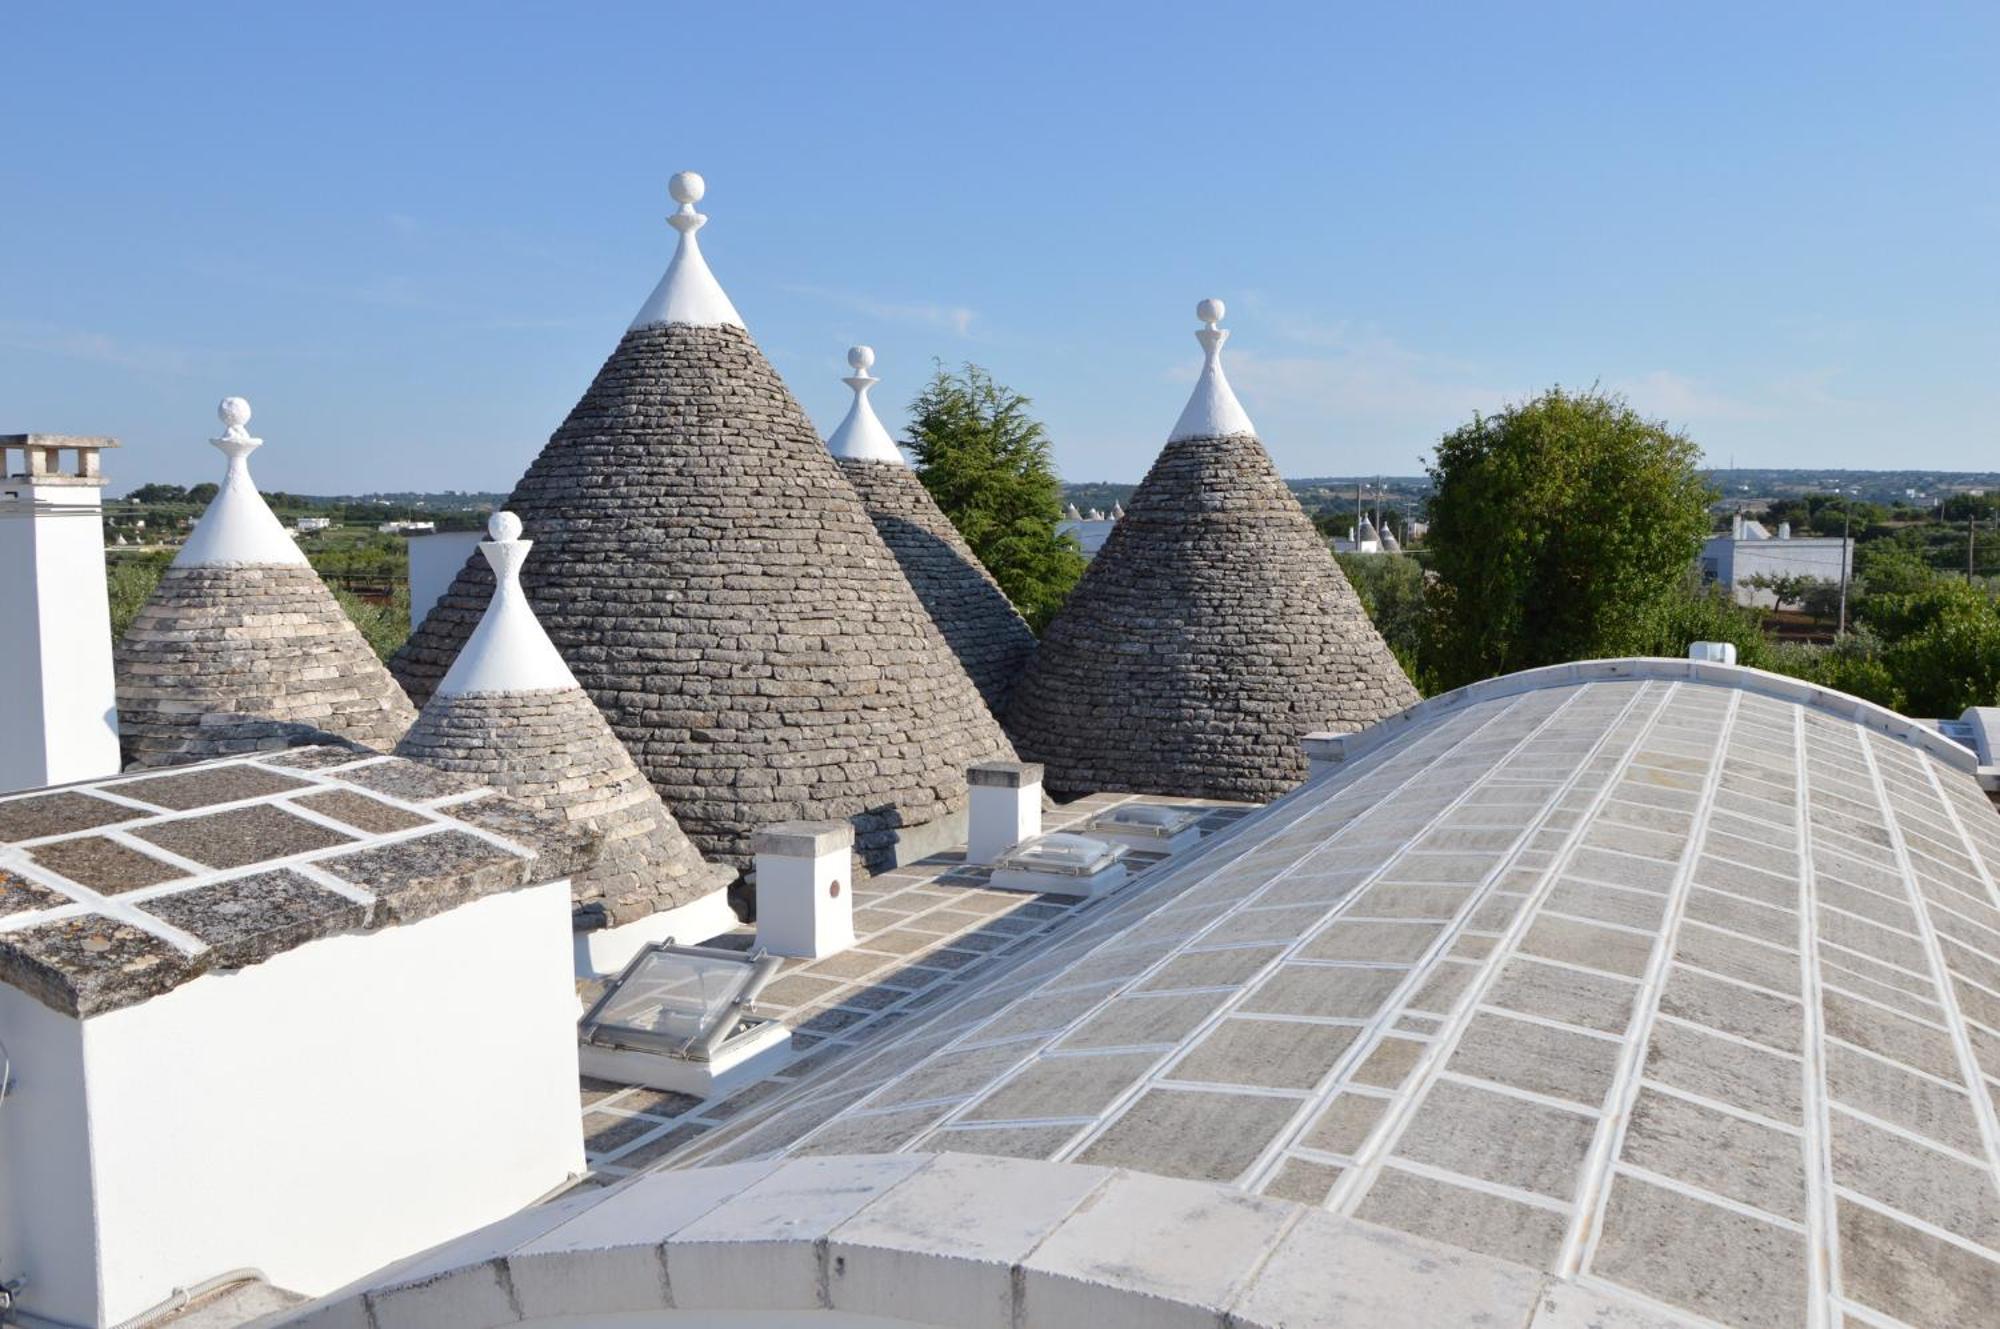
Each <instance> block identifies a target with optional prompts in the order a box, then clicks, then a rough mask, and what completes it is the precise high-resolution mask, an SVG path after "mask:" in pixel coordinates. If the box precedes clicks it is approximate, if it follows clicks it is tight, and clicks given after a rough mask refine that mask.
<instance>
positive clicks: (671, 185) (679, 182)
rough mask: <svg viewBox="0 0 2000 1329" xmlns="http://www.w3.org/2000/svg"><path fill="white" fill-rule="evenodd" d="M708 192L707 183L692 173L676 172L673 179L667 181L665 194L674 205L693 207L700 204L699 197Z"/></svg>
mask: <svg viewBox="0 0 2000 1329" xmlns="http://www.w3.org/2000/svg"><path fill="white" fill-rule="evenodd" d="M707 192H708V182H707V181H705V180H703V179H702V178H701V177H700V176H699V175H696V174H695V173H694V172H693V171H677V172H675V174H674V178H673V179H671V180H669V181H667V193H669V194H671V195H672V196H673V200H674V202H676V203H679V204H683V205H685V206H687V207H690V208H691V207H693V206H694V205H695V204H697V203H699V202H701V196H702V195H703V194H706V193H707Z"/></svg>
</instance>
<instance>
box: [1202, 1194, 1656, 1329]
mask: <svg viewBox="0 0 2000 1329" xmlns="http://www.w3.org/2000/svg"><path fill="white" fill-rule="evenodd" d="M1413 1257H1414V1258H1413ZM1542 1281H1543V1280H1542V1279H1541V1277H1540V1276H1539V1275H1538V1274H1537V1273H1536V1272H1535V1271H1534V1270H1532V1269H1529V1268H1527V1267H1525V1266H1523V1265H1518V1264H1514V1263H1511V1262H1509V1261H1506V1260H1498V1259H1494V1258H1493V1257H1491V1256H1488V1255H1479V1254H1476V1253H1474V1252H1472V1251H1442V1250H1438V1249H1437V1248H1435V1247H1430V1246H1429V1243H1427V1242H1423V1241H1422V1240H1421V1239H1420V1238H1416V1237H1412V1236H1410V1235H1409V1234H1407V1233H1403V1232H1398V1231H1395V1230H1394V1229H1392V1228H1385V1227H1377V1226H1376V1225H1375V1224H1373V1223H1363V1222H1358V1221H1356V1220H1354V1219H1349V1218H1339V1217H1336V1216H1335V1215H1333V1214H1329V1213H1326V1212H1324V1211H1314V1212H1312V1213H1309V1214H1306V1215H1305V1216H1303V1217H1302V1218H1300V1220H1299V1222H1298V1224H1297V1226H1295V1227H1294V1228H1292V1230H1291V1231H1290V1232H1288V1233H1287V1234H1286V1235H1285V1239H1284V1240H1283V1241H1282V1242H1280V1243H1279V1244H1278V1248H1277V1249H1276V1250H1275V1251H1273V1252H1272V1253H1271V1258H1270V1261H1269V1263H1267V1264H1266V1265H1265V1266H1264V1269H1263V1271H1262V1273H1261V1274H1260V1275H1259V1277H1258V1279H1257V1283H1256V1286H1255V1287H1253V1288H1252V1289H1250V1291H1249V1293H1248V1295H1246V1296H1245V1297H1244V1298H1243V1300H1242V1301H1241V1302H1240V1303H1239V1304H1238V1305H1237V1307H1236V1310H1235V1314H1234V1315H1233V1316H1232V1317H1231V1322H1232V1324H1236V1325H1241V1326H1243V1329H1251V1327H1252V1326H1262V1325H1269V1326H1273V1329H1276V1327H1277V1326H1281V1325H1304V1324H1343V1325H1344V1324H1354V1325H1368V1326H1370V1329H1431V1327H1432V1326H1435V1325H1492V1326H1495V1329H1498V1326H1502V1325H1504V1326H1508V1329H1513V1326H1516V1325H1521V1324H1524V1323H1525V1322H1526V1320H1527V1317H1528V1314H1529V1312H1530V1311H1531V1310H1532V1308H1533V1307H1534V1305H1535V1299H1536V1296H1537V1294H1538V1292H1539V1291H1540V1285H1541V1283H1542ZM1634 1329H1637V1327H1636V1326H1634Z"/></svg>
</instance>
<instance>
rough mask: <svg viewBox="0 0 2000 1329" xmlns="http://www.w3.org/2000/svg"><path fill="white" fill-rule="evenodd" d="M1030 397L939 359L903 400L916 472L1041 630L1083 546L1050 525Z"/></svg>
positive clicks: (1049, 467) (1055, 492)
mask: <svg viewBox="0 0 2000 1329" xmlns="http://www.w3.org/2000/svg"><path fill="white" fill-rule="evenodd" d="M1028 406H1029V401H1028V399H1027V398H1026V397H1024V396H1022V395H1021V394H1020V393H1018V392H1015V391H1014V390H1013V389H1011V388H1007V387H1003V386H1002V385H1000V384H998V383H996V382H994V381H993V377H992V375H990V374H988V373H987V372H986V371H985V370H984V369H981V368H980V367H979V366H978V365H973V364H968V365H965V366H964V367H963V368H961V369H960V370H959V371H958V372H957V373H951V372H948V371H946V369H945V368H944V367H943V366H942V365H939V366H938V368H937V370H936V372H935V373H934V374H932V376H931V381H930V382H929V383H928V384H926V385H925V386H924V390H923V391H922V392H921V393H919V394H918V395H917V399H916V400H915V401H913V402H911V403H910V416H911V422H910V439H909V448H910V451H911V453H912V454H914V455H915V457H916V472H917V478H918V479H919V480H921V481H923V485H924V488H925V489H928V490H929V491H930V494H931V497H932V498H934V499H936V500H937V505H938V506H939V507H940V508H942V509H944V514H945V515H946V516H947V517H949V518H951V521H952V524H953V525H954V526H956V527H958V530H959V534H961V535H963V536H964V537H965V542H966V544H968V545H970V546H971V547H972V552H973V553H975V554H977V555H978V556H979V561H980V562H982V563H984V564H985V565H986V569H987V571H989V572H991V573H992V574H993V579H994V580H995V581H997V582H999V583H1000V589H1001V590H1003V591H1005V592H1006V593H1007V598H1008V599H1009V600H1012V601H1013V602H1014V607H1015V608H1016V609H1018V610H1020V611H1021V617H1023V618H1025V619H1027V620H1028V626H1029V627H1031V628H1033V629H1034V630H1035V631H1037V632H1040V631H1041V630H1042V628H1043V627H1044V626H1046V625H1047V623H1048V621H1049V620H1050V619H1051V618H1053V617H1055V613H1056V611H1057V610H1058V609H1060V608H1062V603H1063V601H1064V600H1066V599H1067V598H1069V593H1070V590H1071V588H1072V587H1074V586H1075V585H1076V581H1077V578H1079V577H1081V576H1082V575H1083V567H1084V558H1083V550H1082V548H1081V546H1079V545H1078V544H1077V542H1076V540H1075V539H1074V538H1073V537H1071V536H1068V535H1063V534H1059V533H1057V531H1056V523H1057V522H1059V521H1061V520H1062V485H1061V482H1060V481H1059V480H1057V478H1056V470H1055V463H1054V462H1053V461H1052V460H1051V459H1050V455H1049V436H1048V432H1047V431H1046V430H1044V429H1043V428H1042V425H1041V422H1040V421H1038V420H1036V419H1035V418H1034V417H1032V416H1030V415H1029V414H1028Z"/></svg>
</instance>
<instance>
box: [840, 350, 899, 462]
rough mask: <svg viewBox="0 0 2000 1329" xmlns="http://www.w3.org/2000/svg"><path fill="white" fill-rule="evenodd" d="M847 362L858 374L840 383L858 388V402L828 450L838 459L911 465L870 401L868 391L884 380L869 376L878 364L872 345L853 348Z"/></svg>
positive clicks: (851, 405)
mask: <svg viewBox="0 0 2000 1329" xmlns="http://www.w3.org/2000/svg"><path fill="white" fill-rule="evenodd" d="M847 363H848V365H849V366H851V367H852V368H853V370H854V372H853V373H852V374H850V375H848V376H847V377H846V378H843V379H842V380H840V381H841V382H843V383H845V384H846V385H847V386H848V387H850V388H853V389H854V401H853V402H852V403H851V404H850V405H849V406H848V408H847V418H846V419H844V420H842V421H841V422H840V427H839V428H838V429H836V430H834V431H833V433H832V434H831V435H829V436H828V437H827V440H826V450H827V451H828V452H831V453H832V454H833V455H834V456H836V457H845V458H848V459H850V460H853V461H885V462H894V463H895V464H896V465H898V466H904V465H907V464H908V463H907V462H905V461H904V460H903V454H902V452H901V451H900V450H898V449H897V447H896V441H895V440H894V439H892V438H890V437H889V431H888V430H887V429H884V428H883V427H882V422H881V421H880V420H878V419H876V418H875V407H874V404H873V403H871V402H870V401H869V400H868V390H869V389H870V388H872V387H874V386H875V385H876V384H877V383H880V382H881V381H882V380H881V379H879V378H874V377H872V376H870V374H869V373H868V370H869V369H870V367H872V366H873V365H874V363H875V349H874V348H873V347H872V346H853V347H849V348H848V352H847Z"/></svg>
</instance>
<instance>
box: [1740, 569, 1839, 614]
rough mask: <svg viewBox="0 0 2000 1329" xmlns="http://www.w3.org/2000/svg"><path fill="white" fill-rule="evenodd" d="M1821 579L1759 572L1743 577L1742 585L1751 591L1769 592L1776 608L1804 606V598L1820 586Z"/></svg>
mask: <svg viewBox="0 0 2000 1329" xmlns="http://www.w3.org/2000/svg"><path fill="white" fill-rule="evenodd" d="M1820 581H1821V579H1820V578H1818V577H1815V576H1812V575H1811V574H1809V573H1804V572H1759V573H1757V574H1756V575H1754V576H1750V577H1745V578H1744V579H1743V581H1742V583H1741V584H1742V585H1744V586H1748V587H1750V588H1751V589H1752V590H1757V591H1769V592H1770V593H1771V598H1772V599H1773V600H1775V601H1776V602H1777V606H1778V608H1780V609H1783V608H1784V607H1785V606H1786V605H1797V604H1804V603H1805V601H1806V597H1807V596H1808V595H1811V594H1812V593H1813V591H1814V590H1815V589H1816V588H1817V587H1818V586H1819V585H1820Z"/></svg>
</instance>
